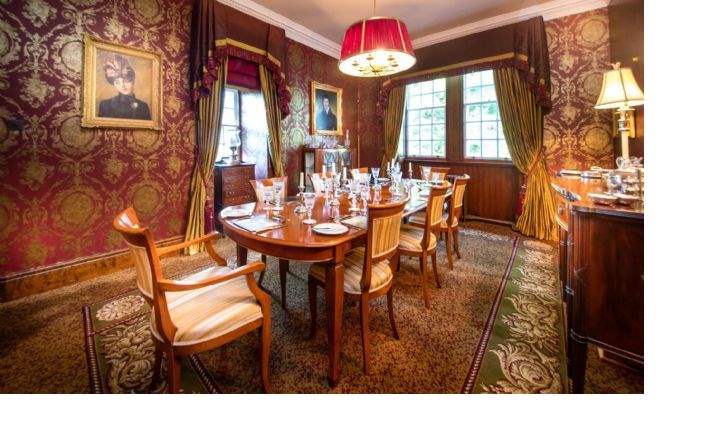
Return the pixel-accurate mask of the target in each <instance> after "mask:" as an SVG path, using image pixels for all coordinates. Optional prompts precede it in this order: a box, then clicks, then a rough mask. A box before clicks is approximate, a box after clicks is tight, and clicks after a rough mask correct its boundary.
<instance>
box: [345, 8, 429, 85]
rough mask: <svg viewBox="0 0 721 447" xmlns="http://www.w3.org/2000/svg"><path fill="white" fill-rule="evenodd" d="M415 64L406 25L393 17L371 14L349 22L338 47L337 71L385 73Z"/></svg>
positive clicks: (369, 75) (363, 75)
mask: <svg viewBox="0 0 721 447" xmlns="http://www.w3.org/2000/svg"><path fill="white" fill-rule="evenodd" d="M415 63H416V56H415V54H414V53H413V46H412V45H411V39H410V37H409V36H408V29H406V25H405V24H404V23H403V22H401V21H400V20H398V19H396V18H389V17H371V18H369V19H365V20H361V21H360V22H356V23H354V24H353V25H351V26H350V27H349V28H348V30H347V31H346V32H345V37H344V38H343V45H342V46H341V50H340V62H338V68H339V69H340V71H342V72H343V73H345V74H347V75H351V76H361V77H377V76H387V75H391V74H394V73H398V72H400V71H403V70H408V69H409V68H411V67H412V66H413V65H414V64H415Z"/></svg>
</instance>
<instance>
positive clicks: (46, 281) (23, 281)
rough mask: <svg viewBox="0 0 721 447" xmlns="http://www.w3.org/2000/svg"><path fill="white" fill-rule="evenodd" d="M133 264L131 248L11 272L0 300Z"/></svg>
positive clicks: (4, 280)
mask: <svg viewBox="0 0 721 447" xmlns="http://www.w3.org/2000/svg"><path fill="white" fill-rule="evenodd" d="M182 240H183V237H182V236H175V237H172V238H169V239H164V240H162V241H160V242H159V243H158V245H160V246H164V245H172V244H176V243H178V242H181V241H182ZM132 265H133V262H132V259H131V258H130V252H129V251H128V250H119V251H116V252H112V253H107V254H103V255H99V256H92V257H86V258H80V259H75V260H72V261H69V262H63V263H60V264H55V265H52V266H49V267H42V268H40V269H35V270H30V271H26V272H20V273H16V274H13V275H8V276H5V277H2V278H0V302H6V301H12V300H16V299H18V298H22V297H25V296H28V295H34V294H36V293H42V292H47V291H48V290H53V289H57V288H59V287H64V286H68V285H71V284H75V283H77V282H80V281H85V280H87V279H91V278H95V277H98V276H102V275H106V274H108V273H112V272H116V271H118V270H122V269H126V268H129V267H131V266H132Z"/></svg>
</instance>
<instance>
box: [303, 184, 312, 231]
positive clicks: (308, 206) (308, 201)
mask: <svg viewBox="0 0 721 447" xmlns="http://www.w3.org/2000/svg"><path fill="white" fill-rule="evenodd" d="M303 205H305V210H306V214H307V216H306V218H305V219H303V223H304V224H307V225H313V224H314V223H315V219H313V217H312V216H313V207H314V206H315V193H314V192H304V193H303Z"/></svg>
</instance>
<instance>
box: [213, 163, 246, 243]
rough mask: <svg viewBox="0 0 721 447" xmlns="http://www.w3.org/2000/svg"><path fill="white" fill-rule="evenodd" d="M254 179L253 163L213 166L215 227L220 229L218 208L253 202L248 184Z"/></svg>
mask: <svg viewBox="0 0 721 447" xmlns="http://www.w3.org/2000/svg"><path fill="white" fill-rule="evenodd" d="M254 179H255V165H254V164H251V163H242V164H236V165H225V166H217V165H216V166H215V175H214V193H215V194H214V197H215V200H214V203H215V206H214V211H215V222H216V225H215V226H216V229H218V231H222V226H220V225H219V224H218V223H217V222H218V213H219V212H220V210H222V209H223V208H225V207H227V206H231V205H240V204H242V203H248V202H255V192H253V187H252V186H251V184H250V181H251V180H254Z"/></svg>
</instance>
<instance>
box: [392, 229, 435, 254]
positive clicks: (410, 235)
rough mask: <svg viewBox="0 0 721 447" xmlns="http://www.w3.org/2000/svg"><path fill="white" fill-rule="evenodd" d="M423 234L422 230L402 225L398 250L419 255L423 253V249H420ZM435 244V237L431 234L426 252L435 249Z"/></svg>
mask: <svg viewBox="0 0 721 447" xmlns="http://www.w3.org/2000/svg"><path fill="white" fill-rule="evenodd" d="M423 232H424V230H423V229H422V228H418V227H414V226H411V225H403V226H402V227H401V238H400V243H399V245H398V248H399V249H401V250H404V251H412V252H417V253H421V252H422V251H423V247H421V241H422V240H423ZM436 242H437V241H436V235H435V234H433V233H431V235H430V240H429V241H428V250H433V249H434V248H436Z"/></svg>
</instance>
